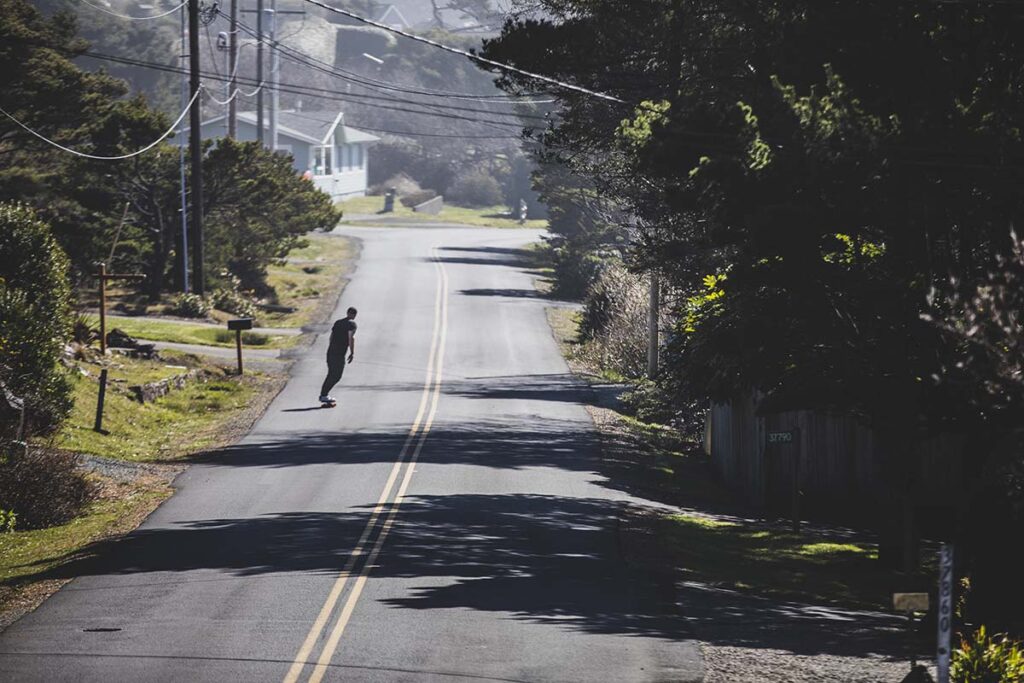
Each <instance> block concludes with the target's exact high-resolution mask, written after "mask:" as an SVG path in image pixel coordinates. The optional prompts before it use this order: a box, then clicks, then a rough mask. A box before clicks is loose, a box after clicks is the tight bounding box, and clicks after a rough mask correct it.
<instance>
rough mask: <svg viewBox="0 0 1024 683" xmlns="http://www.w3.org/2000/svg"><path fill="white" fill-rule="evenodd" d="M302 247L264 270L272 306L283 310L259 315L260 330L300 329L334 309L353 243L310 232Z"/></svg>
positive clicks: (355, 248) (353, 253)
mask: <svg viewBox="0 0 1024 683" xmlns="http://www.w3.org/2000/svg"><path fill="white" fill-rule="evenodd" d="M306 242H307V244H306V246H305V247H302V248H300V249H293V250H292V251H291V252H290V253H289V254H288V257H287V258H286V259H284V261H282V262H280V263H275V264H272V265H271V266H269V267H268V268H267V284H269V285H270V286H271V287H272V288H273V289H274V291H275V292H276V293H277V296H276V301H275V302H274V303H276V304H277V305H279V306H282V307H285V308H292V309H294V310H293V311H291V312H285V311H277V312H275V311H264V312H261V314H260V317H259V322H260V324H261V325H262V326H264V327H302V326H303V325H309V324H312V323H315V322H317V321H319V320H321V319H323V318H325V317H327V316H328V315H330V313H331V311H332V310H333V308H334V304H335V302H336V301H337V298H338V294H340V293H341V291H342V289H344V287H345V285H346V284H347V283H348V279H347V275H348V272H349V270H350V267H351V264H352V262H353V260H354V259H355V258H356V257H357V256H358V245H357V243H356V241H355V240H352V239H349V238H347V237H343V236H340V235H330V234H319V233H314V234H312V235H307V236H306Z"/></svg>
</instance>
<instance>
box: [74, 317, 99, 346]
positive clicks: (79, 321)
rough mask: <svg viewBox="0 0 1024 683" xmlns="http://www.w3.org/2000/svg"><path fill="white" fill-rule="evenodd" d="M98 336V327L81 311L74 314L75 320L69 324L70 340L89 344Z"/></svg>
mask: <svg viewBox="0 0 1024 683" xmlns="http://www.w3.org/2000/svg"><path fill="white" fill-rule="evenodd" d="M99 338H100V328H99V327H97V326H96V325H94V324H93V322H92V320H91V319H90V318H89V317H88V316H86V315H83V314H81V313H79V314H78V315H77V316H75V322H74V323H72V325H71V341H73V342H75V343H77V344H81V345H82V346H91V345H92V343H93V342H95V341H98V340H99Z"/></svg>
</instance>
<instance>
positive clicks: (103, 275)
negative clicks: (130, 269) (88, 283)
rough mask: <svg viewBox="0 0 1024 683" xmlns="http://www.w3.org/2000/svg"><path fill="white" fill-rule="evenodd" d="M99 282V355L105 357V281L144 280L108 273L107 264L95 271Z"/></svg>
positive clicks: (134, 275) (139, 277) (142, 277)
mask: <svg viewBox="0 0 1024 683" xmlns="http://www.w3.org/2000/svg"><path fill="white" fill-rule="evenodd" d="M96 278H97V279H98V280H99V281H100V353H102V354H103V355H104V356H105V355H107V280H114V279H119V280H144V279H146V276H145V275H143V274H141V273H108V272H107V264H105V263H100V264H99V266H98V270H97V271H96Z"/></svg>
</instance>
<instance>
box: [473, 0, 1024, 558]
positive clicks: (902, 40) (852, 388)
mask: <svg viewBox="0 0 1024 683" xmlns="http://www.w3.org/2000/svg"><path fill="white" fill-rule="evenodd" d="M539 4H541V5H542V6H543V8H544V10H545V11H546V14H545V15H544V16H543V17H542V18H538V19H532V20H529V19H527V20H519V21H516V22H510V23H508V24H506V26H505V29H504V32H503V34H502V35H501V37H500V38H499V39H497V40H495V41H493V42H491V43H489V44H488V45H487V50H486V53H487V56H489V57H493V58H497V59H501V60H505V61H511V62H513V63H515V64H516V65H518V66H521V67H523V68H526V69H529V70H534V71H539V72H542V73H545V74H549V75H553V76H555V77H558V78H560V79H563V80H566V81H570V82H573V83H577V84H580V85H583V86H586V87H589V88H592V89H595V90H600V91H603V92H607V93H610V94H612V95H614V96H616V97H618V98H621V99H622V100H624V101H625V102H626V103H628V104H627V105H617V104H615V103H609V102H607V101H605V100H601V99H597V98H591V97H588V96H585V95H581V94H576V93H571V92H560V93H559V97H560V99H561V100H562V109H561V112H560V115H561V119H560V120H559V121H558V122H557V123H556V124H554V125H553V126H552V127H551V128H550V130H548V131H546V132H545V133H544V135H543V136H542V138H541V140H542V142H543V143H544V145H545V148H546V149H547V150H548V152H549V153H551V154H558V155H559V157H560V158H561V159H562V160H564V161H565V163H567V164H568V166H569V168H570V169H571V170H573V171H574V172H576V173H578V174H581V175H583V176H584V177H585V178H587V181H588V182H592V183H593V184H594V186H595V188H596V189H597V191H598V192H599V193H600V194H601V195H602V196H604V197H606V198H607V199H609V200H610V201H614V202H616V203H617V204H619V205H620V206H621V207H623V208H624V209H625V210H626V211H628V212H629V213H632V214H634V215H635V216H637V217H639V219H640V221H639V223H638V225H639V226H640V230H639V239H638V240H637V244H636V246H637V248H636V249H635V250H632V252H631V255H632V259H633V261H632V262H633V265H634V266H635V267H637V268H641V269H657V270H658V271H660V272H661V273H662V274H663V276H664V278H665V279H666V280H667V281H668V282H670V283H671V284H672V285H673V286H674V287H676V288H677V289H679V290H680V291H682V292H684V293H688V295H689V298H688V300H687V301H686V303H685V304H684V305H682V306H681V307H680V310H679V311H678V318H679V320H680V324H679V329H677V330H676V333H675V334H674V335H673V341H672V343H671V344H670V346H669V348H668V349H667V356H668V358H667V362H666V363H665V371H664V375H663V377H662V380H661V383H662V385H663V386H664V387H665V388H666V389H667V390H668V393H669V394H670V395H674V396H675V397H676V400H678V401H679V402H680V404H685V403H687V402H688V401H691V400H699V401H701V402H705V403H706V402H707V401H709V400H726V399H730V398H733V397H736V396H741V395H743V394H745V393H747V392H750V391H755V390H756V391H760V392H763V393H764V394H765V395H766V400H765V402H764V403H763V404H762V410H763V411H767V412H771V411H776V410H784V409H789V408H799V407H808V408H816V409H833V410H837V411H842V412H846V413H854V414H859V415H861V416H863V417H864V419H865V420H867V421H869V422H870V423H871V424H872V426H873V427H874V429H875V434H876V437H877V441H878V444H879V461H880V462H882V463H884V465H885V479H886V484H887V486H888V488H889V490H890V491H891V492H892V496H893V500H894V504H895V500H896V499H899V498H901V497H903V496H905V495H908V493H909V491H910V489H911V487H912V485H913V479H914V477H915V467H916V465H915V463H916V462H917V460H916V459H917V453H918V445H919V444H920V443H922V441H923V440H924V439H925V438H926V437H928V436H929V435H934V434H938V433H950V432H961V433H966V434H968V435H970V437H971V438H969V439H968V443H970V444H971V452H970V453H967V454H965V455H966V456H967V459H968V460H969V461H970V462H972V468H973V469H974V470H975V471H976V472H980V471H983V470H984V469H985V467H986V462H987V461H988V458H987V454H988V453H990V452H992V449H993V446H994V445H995V443H996V442H998V441H999V440H1000V439H1001V435H1005V434H1006V433H1007V431H1008V430H1010V429H1012V428H1013V427H1016V426H1017V425H1019V424H1020V423H1021V417H1022V416H1021V414H1020V410H1019V406H1017V407H1015V409H1014V410H993V409H979V403H978V402H977V401H974V400H968V399H967V397H968V395H970V396H972V397H977V398H978V399H979V400H981V401H984V400H985V398H984V395H985V392H984V391H982V390H981V389H980V387H981V385H982V384H984V383H985V382H986V381H987V380H986V379H985V378H984V376H983V375H982V374H976V375H971V376H968V377H967V378H965V379H964V378H961V379H962V380H963V381H966V382H968V383H970V384H972V386H974V387H975V388H974V390H972V391H970V392H967V393H966V394H965V392H964V391H963V390H962V385H961V386H958V385H957V384H955V383H953V382H950V381H949V380H950V379H951V377H950V375H949V373H948V372H946V370H945V369H946V368H949V367H954V366H955V363H956V354H957V352H958V349H957V344H956V342H955V340H951V339H950V338H949V337H948V336H946V335H943V334H942V333H941V332H940V330H938V329H937V328H936V327H935V326H933V325H930V324H928V322H927V321H925V320H922V318H921V314H922V313H923V312H925V310H926V309H927V307H928V303H927V294H928V292H929V290H930V289H931V287H932V286H934V285H939V284H944V283H946V282H947V281H948V279H949V278H950V276H954V277H955V278H956V280H957V282H958V283H959V285H958V286H960V287H967V288H968V289H970V288H971V287H973V285H974V284H976V283H978V282H980V281H981V280H983V279H984V277H985V276H986V273H987V272H988V271H989V270H990V269H991V268H993V267H997V263H998V261H997V259H998V255H1000V254H1007V253H1009V252H1010V250H1011V247H1012V243H1011V240H1010V237H1009V236H1010V228H1011V225H1012V224H1014V223H1016V224H1020V222H1021V214H1022V209H1024V195H1022V194H1021V193H1020V191H1019V188H1020V187H1021V186H1022V182H1024V140H1022V132H1021V129H1020V127H1019V121H1020V120H1021V115H1022V114H1024V89H1022V88H1021V85H1022V80H1024V49H1022V48H1024V46H1022V45H1021V41H1022V40H1024V11H1021V8H1020V6H1019V5H1016V4H1014V3H983V2H978V3H960V2H956V3H941V2H888V1H886V0H869V1H868V2H858V3H849V2H841V1H839V0H830V1H825V2H821V1H818V0H815V1H813V2H811V1H809V0H808V1H803V2H784V3H783V2H777V1H775V0H755V1H754V2H747V1H746V0H744V1H743V2H740V1H738V0H736V1H733V0H697V1H696V2H693V1H690V0H686V1H683V0H640V1H639V2H631V3H630V4H629V12H623V11H622V4H621V3H619V2H614V1H613V0H545V1H544V2H541V3H539ZM502 84H503V85H504V87H506V88H507V89H509V90H511V91H521V90H525V89H529V88H532V87H534V84H532V83H530V82H529V81H528V80H527V79H523V78H520V77H518V76H515V75H505V76H503V78H502ZM976 367H980V366H976ZM989 400H991V395H989ZM1003 402H1004V403H1005V401H1003ZM969 481H970V479H969ZM889 526H890V527H891V526H892V525H891V524H890V525H889ZM904 527H905V529H906V533H905V539H909V537H910V535H911V534H910V531H909V530H910V525H909V520H907V523H906V524H905V525H904ZM904 545H907V546H909V544H904ZM908 559H909V558H908ZM909 563H910V562H909V561H908V562H906V564H909Z"/></svg>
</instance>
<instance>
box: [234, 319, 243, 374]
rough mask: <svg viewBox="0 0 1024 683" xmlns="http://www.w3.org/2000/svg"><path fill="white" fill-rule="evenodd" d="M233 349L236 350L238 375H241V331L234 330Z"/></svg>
mask: <svg viewBox="0 0 1024 683" xmlns="http://www.w3.org/2000/svg"><path fill="white" fill-rule="evenodd" d="M235 347H236V348H237V349H238V374H239V375H241V374H242V330H235Z"/></svg>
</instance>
